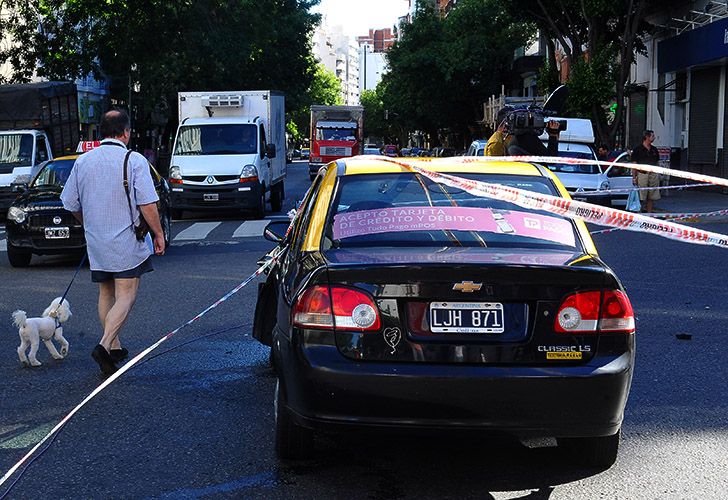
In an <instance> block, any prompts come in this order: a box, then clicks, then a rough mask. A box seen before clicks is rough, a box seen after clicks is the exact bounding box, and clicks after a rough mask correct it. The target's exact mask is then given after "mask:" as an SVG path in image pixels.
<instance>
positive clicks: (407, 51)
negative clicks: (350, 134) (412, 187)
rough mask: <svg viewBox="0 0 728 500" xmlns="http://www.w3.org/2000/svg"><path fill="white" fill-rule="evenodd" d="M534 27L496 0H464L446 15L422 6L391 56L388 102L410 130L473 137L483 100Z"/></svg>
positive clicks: (384, 96)
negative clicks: (471, 128)
mask: <svg viewBox="0 0 728 500" xmlns="http://www.w3.org/2000/svg"><path fill="white" fill-rule="evenodd" d="M533 32H534V28H533V26H532V25H530V24H528V23H515V22H513V19H512V17H511V16H510V15H509V13H508V12H506V11H505V9H503V8H502V6H501V2H498V1H497V0H461V1H460V2H458V3H457V5H456V6H455V8H454V9H453V10H452V11H451V12H450V15H449V16H448V17H447V18H445V19H444V20H443V19H440V17H439V15H438V14H437V13H436V12H435V11H434V9H432V8H431V7H430V6H428V5H427V4H418V10H417V12H416V15H415V17H414V19H413V22H412V23H411V24H409V25H406V26H403V27H402V29H401V37H400V39H399V40H398V42H397V43H395V45H394V46H393V47H392V49H391V50H390V52H389V54H388V60H389V66H390V68H391V71H390V73H388V74H387V75H385V77H384V78H383V82H384V84H385V89H384V92H383V93H382V99H383V101H384V103H385V106H386V108H387V109H389V110H390V111H394V112H395V113H397V114H399V116H400V117H401V118H400V119H399V121H400V122H401V124H402V125H403V126H404V127H406V128H408V129H409V130H414V129H419V130H423V131H426V132H427V133H428V134H429V135H430V137H437V132H438V129H443V128H447V129H450V130H451V131H453V132H454V133H455V134H456V135H458V136H459V137H461V140H464V139H469V137H467V136H468V135H469V131H468V129H469V126H470V125H472V124H474V123H475V122H476V121H477V120H479V119H480V118H482V115H481V114H482V104H483V102H484V101H485V100H486V99H487V98H488V96H489V95H491V94H492V93H494V92H498V91H499V90H500V84H501V82H502V81H504V80H505V79H506V77H507V75H508V74H509V72H510V63H511V61H512V58H513V52H514V50H515V49H516V48H518V47H520V46H523V45H525V44H526V43H527V42H528V40H529V37H530V36H531V35H532V33H533ZM395 116H396V115H395Z"/></svg>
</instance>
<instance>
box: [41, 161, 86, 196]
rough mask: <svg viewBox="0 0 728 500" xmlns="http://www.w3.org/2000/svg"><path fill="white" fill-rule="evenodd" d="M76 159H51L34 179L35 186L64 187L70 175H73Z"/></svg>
mask: <svg viewBox="0 0 728 500" xmlns="http://www.w3.org/2000/svg"><path fill="white" fill-rule="evenodd" d="M75 161H76V160H51V161H49V162H48V163H47V164H46V166H45V167H43V169H41V171H40V172H38V176H37V177H36V178H35V180H34V181H33V184H32V187H35V188H48V187H52V188H59V189H60V188H62V187H63V186H64V185H65V184H66V181H67V180H68V176H69V175H71V168H73V164H74V163H75Z"/></svg>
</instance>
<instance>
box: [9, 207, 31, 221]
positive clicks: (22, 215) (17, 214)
mask: <svg viewBox="0 0 728 500" xmlns="http://www.w3.org/2000/svg"><path fill="white" fill-rule="evenodd" d="M27 218H28V213H27V212H26V211H25V210H23V209H22V208H18V207H10V208H9V209H8V219H10V220H11V221H13V222H15V223H17V224H21V223H23V222H25V219H27Z"/></svg>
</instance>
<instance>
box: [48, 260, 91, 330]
mask: <svg viewBox="0 0 728 500" xmlns="http://www.w3.org/2000/svg"><path fill="white" fill-rule="evenodd" d="M87 256H88V254H87V253H85V252H84V254H83V257H82V258H81V262H79V263H78V266H77V267H76V272H75V273H73V278H71V282H70V283H69V284H68V286H67V287H66V291H65V292H63V295H62V296H61V300H59V301H58V305H56V308H55V309H54V310H53V311H52V312H57V311H58V308H59V307H61V304H63V301H64V300H65V299H66V295H68V292H69V290H71V285H73V281H74V280H75V279H76V276H78V272H79V271H80V270H81V266H83V264H84V262H86V257H87ZM53 319H54V320H55V321H56V329H58V327H59V326H60V323H59V322H58V318H57V317H56V316H53Z"/></svg>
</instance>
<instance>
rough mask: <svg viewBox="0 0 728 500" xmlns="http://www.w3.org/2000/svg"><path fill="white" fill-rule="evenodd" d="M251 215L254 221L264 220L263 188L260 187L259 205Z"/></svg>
mask: <svg viewBox="0 0 728 500" xmlns="http://www.w3.org/2000/svg"><path fill="white" fill-rule="evenodd" d="M253 214H254V217H255V218H256V219H264V218H265V186H261V187H260V204H259V205H258V206H257V207H255V210H254V212H253Z"/></svg>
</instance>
